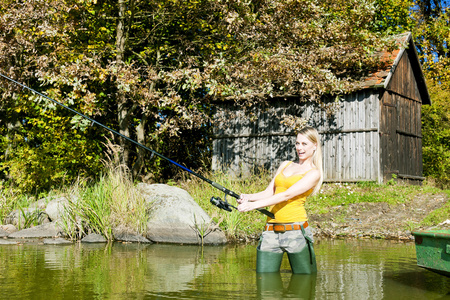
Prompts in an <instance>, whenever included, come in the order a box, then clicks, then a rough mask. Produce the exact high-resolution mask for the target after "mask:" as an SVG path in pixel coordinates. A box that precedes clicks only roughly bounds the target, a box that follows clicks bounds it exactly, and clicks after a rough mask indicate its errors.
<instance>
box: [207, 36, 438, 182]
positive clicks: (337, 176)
mask: <svg viewBox="0 0 450 300" xmlns="http://www.w3.org/2000/svg"><path fill="white" fill-rule="evenodd" d="M396 39H397V40H398V41H399V42H401V45H403V46H402V47H400V48H399V49H398V50H395V51H393V52H391V53H382V57H383V60H384V61H385V62H386V65H385V66H386V69H384V70H379V71H378V72H376V73H374V74H372V75H371V76H370V77H368V78H366V79H364V84H363V85H362V86H361V88H360V89H359V90H358V91H356V92H354V93H351V94H347V95H346V96H345V97H344V98H343V99H342V100H341V101H340V102H339V103H338V105H339V106H340V107H339V109H338V110H337V113H336V114H335V115H334V116H333V117H332V118H329V117H328V116H326V115H325V112H324V111H323V110H322V109H320V108H319V107H318V106H317V105H316V104H314V103H305V102H300V101H299V99H298V98H295V97H290V98H283V99H272V100H270V106H269V107H259V108H257V109H258V111H256V118H254V121H252V120H249V118H248V116H245V115H244V113H243V112H241V111H239V110H238V108H236V107H235V106H234V105H233V103H221V104H218V105H219V106H220V107H219V108H218V110H217V116H216V117H217V118H224V119H225V120H227V121H228V123H227V124H226V126H223V127H222V128H219V127H216V128H215V129H214V137H213V158H212V169H213V170H216V171H217V170H223V171H224V172H227V173H229V174H230V175H245V174H248V173H249V172H252V171H253V170H254V169H255V168H260V167H263V168H265V169H269V170H271V171H274V170H276V168H277V167H278V166H279V164H280V163H281V162H282V161H284V160H294V161H295V160H296V154H295V149H294V142H295V132H293V131H292V130H290V129H288V128H287V127H286V126H284V125H283V124H281V123H280V122H281V120H282V116H283V114H284V113H290V114H294V115H296V116H301V117H303V118H307V119H308V118H309V120H310V121H309V125H311V126H314V127H316V128H317V129H318V130H319V132H320V134H321V139H322V146H323V166H324V179H325V182H357V181H376V182H380V183H381V182H386V181H388V180H390V179H392V178H397V179H400V180H405V181H412V182H413V183H421V181H422V180H423V179H424V178H423V167H422V134H421V106H422V105H423V104H431V101H430V96H429V94H428V90H427V87H426V84H425V79H424V76H423V73H422V69H421V65H420V62H419V59H418V55H417V51H416V48H415V45H414V42H413V40H412V36H411V33H405V34H402V35H399V36H397V37H396ZM230 116H232V117H230Z"/></svg>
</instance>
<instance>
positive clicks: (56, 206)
mask: <svg viewBox="0 0 450 300" xmlns="http://www.w3.org/2000/svg"><path fill="white" fill-rule="evenodd" d="M67 203H68V200H67V199H66V198H65V197H59V198H56V199H53V200H51V201H49V202H48V203H47V206H46V207H45V213H46V214H47V215H48V217H49V219H50V220H51V221H52V222H54V221H56V220H60V219H61V216H62V215H63V214H64V213H65V212H64V206H65V205H67Z"/></svg>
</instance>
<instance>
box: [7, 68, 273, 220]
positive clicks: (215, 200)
mask: <svg viewBox="0 0 450 300" xmlns="http://www.w3.org/2000/svg"><path fill="white" fill-rule="evenodd" d="M0 76H1V77H3V78H5V79H7V80H9V81H11V82H14V83H15V84H17V85H19V86H21V87H22V88H25V89H28V90H29V91H31V92H33V93H35V94H37V95H39V96H41V97H44V98H45V99H48V100H50V101H51V102H53V103H55V104H57V105H59V106H61V107H63V108H65V109H67V110H70V111H71V112H73V113H74V114H77V115H79V116H81V117H83V118H85V119H86V120H88V121H90V122H92V123H94V124H97V125H98V126H100V127H102V128H104V129H106V130H108V131H110V132H112V133H114V134H115V135H118V136H120V137H122V138H124V139H126V140H127V141H129V142H131V143H133V144H135V145H137V146H139V147H141V148H143V149H145V150H147V151H150V152H151V153H152V156H153V155H156V156H159V157H160V158H162V159H164V160H167V161H168V162H170V163H172V164H174V165H175V166H177V167H179V168H181V169H183V170H184V171H187V172H188V173H191V174H192V175H194V176H196V177H198V178H200V179H201V180H203V181H206V182H207V183H209V184H210V185H212V186H213V187H215V188H216V189H219V190H221V191H222V192H223V193H224V194H225V195H224V200H222V199H221V198H219V197H211V199H210V202H211V204H213V205H215V206H217V207H218V208H220V209H223V210H226V211H232V209H231V208H234V209H237V208H236V207H235V206H233V205H231V204H230V203H228V201H227V195H230V196H231V197H234V198H236V199H239V195H238V194H236V193H235V192H233V191H231V190H229V189H227V188H225V187H223V186H221V185H220V184H218V183H217V182H214V181H212V180H210V179H208V178H206V177H204V176H203V175H200V174H198V173H197V172H194V171H192V170H190V169H188V168H186V167H185V166H182V165H180V164H179V163H177V162H175V161H173V160H171V159H170V158H168V157H165V156H164V155H162V154H160V153H158V152H156V151H155V150H153V149H150V148H148V147H146V146H144V145H142V144H141V143H139V142H136V141H135V140H133V139H131V138H129V137H127V136H125V135H123V134H121V133H120V132H117V131H115V130H114V129H111V128H109V127H108V126H106V125H103V124H102V123H100V122H97V121H96V120H94V119H91V118H89V117H88V116H86V115H84V114H82V113H80V112H78V111H76V110H74V109H72V108H70V107H68V106H66V105H64V104H62V103H61V102H58V101H56V100H54V99H52V98H50V97H48V96H46V95H44V94H42V93H39V92H38V91H36V90H34V89H32V88H30V87H28V86H26V85H24V84H22V83H20V82H18V81H15V80H14V79H12V78H10V77H8V76H5V75H3V74H2V73H0ZM257 210H258V211H259V212H260V213H262V214H265V215H266V216H268V217H271V218H273V219H274V218H275V216H274V214H273V213H271V212H269V211H268V210H267V209H263V208H259V209H257Z"/></svg>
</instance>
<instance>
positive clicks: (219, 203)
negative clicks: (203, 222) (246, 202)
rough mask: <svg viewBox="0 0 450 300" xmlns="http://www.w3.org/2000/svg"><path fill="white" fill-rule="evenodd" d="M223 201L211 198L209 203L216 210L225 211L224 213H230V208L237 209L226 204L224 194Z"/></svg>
mask: <svg viewBox="0 0 450 300" xmlns="http://www.w3.org/2000/svg"><path fill="white" fill-rule="evenodd" d="M224 200H225V201H224ZM224 200H222V199H220V198H219V197H211V199H210V200H209V202H211V204H213V205H215V206H217V207H218V208H220V209H223V210H226V211H232V209H231V208H234V209H237V208H236V207H235V206H233V205H231V204H230V203H228V201H227V195H226V194H225V198H224Z"/></svg>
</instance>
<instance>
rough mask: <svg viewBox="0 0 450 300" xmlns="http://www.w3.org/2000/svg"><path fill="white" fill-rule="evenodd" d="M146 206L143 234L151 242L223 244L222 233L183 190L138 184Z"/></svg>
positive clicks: (224, 238)
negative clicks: (146, 213) (147, 218)
mask: <svg viewBox="0 0 450 300" xmlns="http://www.w3.org/2000/svg"><path fill="white" fill-rule="evenodd" d="M137 188H138V189H139V190H140V191H141V192H142V194H143V195H144V197H145V199H146V202H147V203H148V206H149V211H150V213H149V221H148V223H147V233H146V236H147V238H148V239H150V240H151V241H153V242H161V243H177V244H200V243H201V242H202V239H201V237H202V236H203V243H204V244H224V243H226V242H227V239H226V237H225V234H224V233H223V232H222V231H221V230H220V229H219V228H218V226H216V224H214V222H213V221H212V219H211V217H210V216H209V215H208V214H207V213H206V212H205V211H204V210H203V209H202V208H201V207H200V206H199V205H198V204H197V203H196V202H195V201H194V199H193V198H192V197H191V196H190V195H189V193H188V192H186V191H185V190H183V189H180V188H178V187H174V186H169V185H165V184H145V183H140V184H138V186H137Z"/></svg>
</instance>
